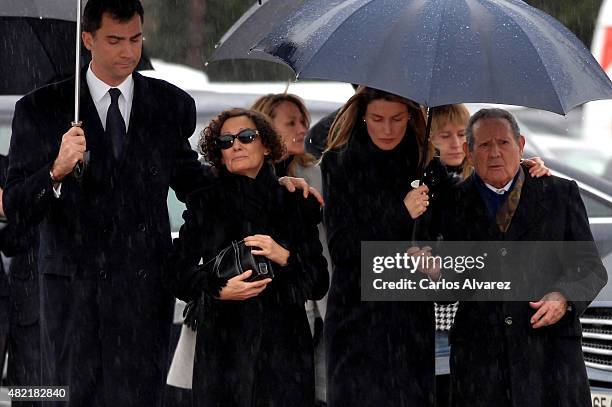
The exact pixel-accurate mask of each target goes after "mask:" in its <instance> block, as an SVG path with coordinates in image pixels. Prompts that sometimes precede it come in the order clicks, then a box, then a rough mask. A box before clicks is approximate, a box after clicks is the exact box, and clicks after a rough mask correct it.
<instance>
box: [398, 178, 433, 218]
mask: <svg viewBox="0 0 612 407" xmlns="http://www.w3.org/2000/svg"><path fill="white" fill-rule="evenodd" d="M428 192H429V188H428V187H427V185H425V184H423V185H421V186H419V187H418V188H415V189H413V190H412V191H410V192H408V194H406V197H405V198H404V205H405V206H406V209H408V212H409V213H410V217H411V218H412V219H416V218H418V217H419V216H421V215H422V214H423V213H425V211H426V210H427V207H428V206H429V194H428Z"/></svg>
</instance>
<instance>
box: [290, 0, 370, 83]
mask: <svg viewBox="0 0 612 407" xmlns="http://www.w3.org/2000/svg"><path fill="white" fill-rule="evenodd" d="M373 1H375V0H367V2H366V3H364V4H362V5H361V6H359V7H357V9H355V10H354V11H353V12H351V13H350V14H349V15H348V16H347V17H346V18H345V19H343V20H342V22H341V23H340V24H339V25H338V26H337V27H336V28H334V30H333V31H332V32H330V33H329V35H328V36H327V38H326V39H325V41H323V42H322V43H321V45H320V46H319V47H318V48H317V51H316V52H315V53H314V54H312V55H311V56H310V57H309V58H308V62H307V63H305V64H304V66H303V67H302V69H300V72H302V71H304V70H305V69H306V68H307V67H308V66H309V65H310V62H311V61H312V60H313V59H315V57H316V56H317V55H318V54H319V52H321V50H322V49H323V46H324V45H325V44H326V43H327V42H328V41H329V39H330V38H331V37H332V36H333V34H334V33H335V32H336V31H338V29H340V27H341V26H343V25H344V23H346V22H347V20H349V19H350V18H351V17H353V16H354V15H355V14H356V13H357V12H358V11H359V10H361V9H362V8H363V7H365V6H367V5H368V4H370V3H372V2H373ZM294 70H295V69H294ZM300 72H296V77H299V75H300ZM320 79H329V78H320ZM331 79H336V78H331ZM336 80H337V79H336ZM360 85H361V84H360Z"/></svg>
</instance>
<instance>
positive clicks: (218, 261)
mask: <svg viewBox="0 0 612 407" xmlns="http://www.w3.org/2000/svg"><path fill="white" fill-rule="evenodd" d="M233 243H234V242H232V245H233ZM229 249H230V248H229V247H226V248H225V249H223V250H221V251H220V252H219V254H217V256H216V257H215V264H214V265H213V272H214V273H215V275H218V274H219V273H218V270H219V265H220V264H221V260H223V256H224V255H225V253H226V252H227V251H228V250H229Z"/></svg>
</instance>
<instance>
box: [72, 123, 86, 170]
mask: <svg viewBox="0 0 612 407" xmlns="http://www.w3.org/2000/svg"><path fill="white" fill-rule="evenodd" d="M70 124H71V125H72V127H81V125H82V124H83V122H80V121H79V122H72V123H70ZM89 156H90V154H89V151H85V153H83V159H82V160H79V161H78V162H77V163H76V164H75V166H74V168H73V170H72V175H73V176H74V178H76V179H77V180H79V181H80V180H81V179H83V174H84V173H85V170H86V169H87V166H88V165H89Z"/></svg>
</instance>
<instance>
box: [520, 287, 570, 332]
mask: <svg viewBox="0 0 612 407" xmlns="http://www.w3.org/2000/svg"><path fill="white" fill-rule="evenodd" d="M529 306H530V307H531V308H533V309H536V310H537V312H536V313H535V314H533V316H532V317H531V320H530V321H529V322H530V323H531V327H532V328H534V329H537V328H542V327H543V326H550V325H553V324H556V323H557V322H558V321H559V320H560V319H561V318H563V315H565V313H566V312H567V299H566V298H565V297H564V296H563V294H561V293H560V292H557V291H554V292H552V293H548V294H546V295H545V296H544V297H542V299H541V300H540V301H538V302H530V303H529Z"/></svg>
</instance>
